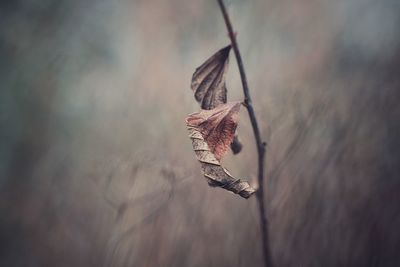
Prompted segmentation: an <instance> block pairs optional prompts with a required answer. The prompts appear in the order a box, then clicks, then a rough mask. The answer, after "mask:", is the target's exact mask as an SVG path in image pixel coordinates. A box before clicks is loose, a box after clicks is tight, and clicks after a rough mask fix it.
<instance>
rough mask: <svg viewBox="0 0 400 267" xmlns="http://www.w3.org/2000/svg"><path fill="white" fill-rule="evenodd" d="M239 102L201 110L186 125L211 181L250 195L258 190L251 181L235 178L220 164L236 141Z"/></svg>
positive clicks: (203, 169)
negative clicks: (231, 144)
mask: <svg viewBox="0 0 400 267" xmlns="http://www.w3.org/2000/svg"><path fill="white" fill-rule="evenodd" d="M240 105H241V104H240V102H233V103H228V104H223V105H219V106H218V107H216V108H214V109H212V110H202V111H200V112H198V113H194V114H191V115H189V117H188V118H187V119H186V124H187V127H188V130H189V137H190V138H191V139H192V145H193V149H194V151H195V153H196V157H197V159H198V160H199V161H200V163H201V166H202V171H203V174H204V176H205V177H206V178H207V181H208V184H209V185H210V186H218V187H222V188H225V189H226V190H229V191H232V192H234V193H235V194H239V195H240V196H242V197H244V198H248V197H250V196H251V195H252V194H253V193H254V192H255V190H254V189H253V188H252V187H251V186H250V185H249V183H248V182H246V181H242V180H240V179H237V178H234V177H233V176H232V175H231V174H230V173H229V172H228V170H226V169H225V168H224V167H222V166H221V163H220V160H221V159H222V157H223V155H224V154H225V153H226V150H227V149H228V147H229V145H230V143H231V142H232V140H233V137H234V134H235V130H236V127H237V123H238V113H239V109H240Z"/></svg>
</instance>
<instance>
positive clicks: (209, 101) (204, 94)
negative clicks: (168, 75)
mask: <svg viewBox="0 0 400 267" xmlns="http://www.w3.org/2000/svg"><path fill="white" fill-rule="evenodd" d="M230 50H231V46H230V45H228V46H227V47H224V48H222V49H221V50H219V51H218V52H217V53H215V54H214V55H212V56H211V57H210V58H209V59H207V61H206V62H204V63H203V64H202V65H201V66H200V67H198V68H197V69H196V71H195V72H194V74H193V77H192V84H191V87H192V90H193V91H194V97H195V99H196V100H197V102H199V103H200V106H201V108H202V109H213V108H215V107H217V106H218V105H220V104H225V103H226V92H227V90H226V85H225V74H226V71H227V70H228V61H229V51H230Z"/></svg>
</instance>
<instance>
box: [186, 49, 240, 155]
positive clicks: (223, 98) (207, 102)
mask: <svg viewBox="0 0 400 267" xmlns="http://www.w3.org/2000/svg"><path fill="white" fill-rule="evenodd" d="M230 49H231V46H230V45H228V46H226V47H224V48H222V49H221V50H219V51H218V52H216V53H215V54H214V55H212V56H211V57H210V58H209V59H207V61H206V62H204V63H203V64H202V65H201V66H200V67H198V68H197V69H196V71H195V72H194V74H193V77H192V84H191V88H192V90H193V91H194V97H195V99H196V100H197V102H199V104H200V106H201V108H202V109H207V110H208V109H213V108H215V107H217V106H219V105H221V104H225V103H226V102H227V89H226V83H225V74H226V72H227V70H228V63H229V52H230ZM230 145H231V149H232V152H233V153H234V154H237V153H239V152H240V151H241V150H242V144H241V143H240V141H239V137H238V136H237V135H235V137H234V138H233V140H232V142H231V144H230Z"/></svg>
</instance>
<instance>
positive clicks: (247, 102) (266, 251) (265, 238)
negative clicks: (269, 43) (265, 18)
mask: <svg viewBox="0 0 400 267" xmlns="http://www.w3.org/2000/svg"><path fill="white" fill-rule="evenodd" d="M218 4H219V7H220V8H221V12H222V15H223V17H224V20H225V24H226V28H227V29H228V34H229V38H230V39H231V44H232V48H233V51H234V53H235V56H236V61H237V64H238V68H239V73H240V78H241V80H242V86H243V93H244V106H245V107H246V108H247V111H248V113H249V117H250V122H251V126H252V127H253V133H254V138H255V141H256V146H257V152H258V184H259V189H258V191H257V200H258V207H259V213H260V227H261V234H262V243H263V256H264V263H265V266H266V267H272V266H273V263H272V255H271V249H270V245H269V233H268V219H267V211H266V207H265V202H264V199H265V193H264V192H265V190H264V158H265V151H266V143H265V142H263V141H262V139H261V134H260V130H259V128H258V123H257V119H256V114H255V112H254V108H253V104H252V101H251V97H250V91H249V86H248V84H247V78H246V73H245V71H244V66H243V61H242V57H241V55H240V51H239V46H238V44H237V41H236V34H235V32H234V31H233V27H232V24H231V21H230V19H229V15H228V12H227V11H226V8H225V5H224V2H223V0H218Z"/></svg>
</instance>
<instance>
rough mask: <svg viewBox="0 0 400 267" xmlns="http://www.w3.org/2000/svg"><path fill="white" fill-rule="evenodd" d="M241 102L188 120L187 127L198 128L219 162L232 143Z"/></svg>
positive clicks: (205, 112)
mask: <svg viewBox="0 0 400 267" xmlns="http://www.w3.org/2000/svg"><path fill="white" fill-rule="evenodd" d="M240 105H241V104H240V102H232V103H228V104H224V105H219V106H218V107H216V108H214V109H211V110H202V111H200V112H198V113H194V114H191V115H190V116H189V117H188V118H187V125H188V126H191V127H195V128H197V129H198V130H199V131H200V133H201V134H202V136H203V138H204V140H205V141H206V142H207V145H208V146H209V148H210V150H211V152H212V153H213V154H214V155H215V158H216V159H217V160H221V158H222V156H223V155H224V154H225V153H226V151H227V149H228V147H229V145H230V144H231V143H232V140H233V137H234V135H235V130H236V127H237V123H238V113H239V110H240Z"/></svg>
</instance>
